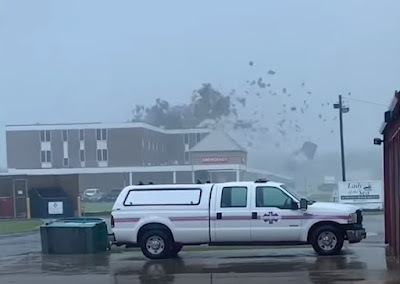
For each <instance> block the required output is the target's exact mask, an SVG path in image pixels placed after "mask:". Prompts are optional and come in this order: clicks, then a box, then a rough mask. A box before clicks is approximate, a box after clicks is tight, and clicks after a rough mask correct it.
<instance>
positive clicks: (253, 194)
mask: <svg viewBox="0 0 400 284" xmlns="http://www.w3.org/2000/svg"><path fill="white" fill-rule="evenodd" d="M362 221H363V217H362V212H361V210H359V209H358V208H357V207H355V206H352V205H348V204H338V203H325V202H315V201H311V200H307V199H305V198H304V197H302V196H301V195H299V194H298V193H296V192H295V191H293V190H292V189H291V188H289V187H288V186H286V185H284V184H282V183H278V182H271V181H265V180H258V181H256V182H230V183H219V184H210V183H209V184H187V185H177V184H168V185H142V186H128V187H126V188H124V189H123V190H122V191H121V193H120V195H119V196H118V198H117V200H116V201H115V204H114V207H113V209H112V213H111V227H112V231H113V234H114V244H116V245H127V246H135V245H137V246H140V248H141V250H142V252H143V254H144V255H145V256H146V257H148V258H151V259H160V258H168V257H172V256H175V255H176V254H178V253H179V251H180V250H181V249H182V247H183V246H184V245H200V244H208V245H239V244H240V245H271V244H272V245H277V244H311V245H312V246H313V248H314V250H315V251H316V252H317V253H318V254H320V255H333V254H338V253H339V252H340V250H341V249H342V246H343V242H344V241H345V240H347V241H349V243H357V242H360V241H361V240H362V239H363V238H366V232H365V229H364V228H363V226H362Z"/></svg>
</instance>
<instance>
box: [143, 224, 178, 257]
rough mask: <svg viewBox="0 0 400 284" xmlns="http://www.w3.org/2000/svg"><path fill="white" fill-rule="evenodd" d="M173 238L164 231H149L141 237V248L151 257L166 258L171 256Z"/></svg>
mask: <svg viewBox="0 0 400 284" xmlns="http://www.w3.org/2000/svg"><path fill="white" fill-rule="evenodd" d="M172 244H173V242H172V239H171V238H170V237H169V236H168V234H167V233H166V232H164V231H161V230H160V231H159V230H151V231H147V232H145V233H144V234H143V236H142V237H141V238H140V242H139V245H140V248H141V249H142V252H143V254H144V255H145V256H146V257H148V258H150V259H164V258H168V257H170V256H171V248H172Z"/></svg>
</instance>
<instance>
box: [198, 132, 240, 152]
mask: <svg viewBox="0 0 400 284" xmlns="http://www.w3.org/2000/svg"><path fill="white" fill-rule="evenodd" d="M190 151H191V152H217V151H218V152H220V151H241V152H246V153H247V151H246V150H245V149H244V148H243V147H242V146H240V145H239V144H238V143H237V142H236V141H235V140H233V139H232V137H230V136H229V135H228V134H226V133H225V132H223V131H213V132H211V133H210V134H208V135H207V136H206V137H205V138H204V139H203V140H201V141H200V142H199V143H197V144H196V145H194V146H193V148H191V149H190Z"/></svg>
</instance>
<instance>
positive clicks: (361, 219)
mask: <svg viewBox="0 0 400 284" xmlns="http://www.w3.org/2000/svg"><path fill="white" fill-rule="evenodd" d="M356 213H357V224H359V225H362V222H363V215H362V212H361V210H357V211H356Z"/></svg>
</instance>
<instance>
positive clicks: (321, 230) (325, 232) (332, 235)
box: [311, 225, 344, 255]
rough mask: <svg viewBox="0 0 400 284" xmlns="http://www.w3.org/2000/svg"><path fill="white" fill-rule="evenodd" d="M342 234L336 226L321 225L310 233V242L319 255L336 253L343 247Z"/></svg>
mask: <svg viewBox="0 0 400 284" xmlns="http://www.w3.org/2000/svg"><path fill="white" fill-rule="evenodd" d="M343 242H344V234H343V231H342V230H340V229H339V228H338V227H335V226H332V225H323V226H320V227H317V228H316V229H314V231H313V232H312V233H311V244H312V246H313V249H314V250H315V252H316V253H317V254H319V255H336V254H339V253H340V250H341V249H342V247H343Z"/></svg>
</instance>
